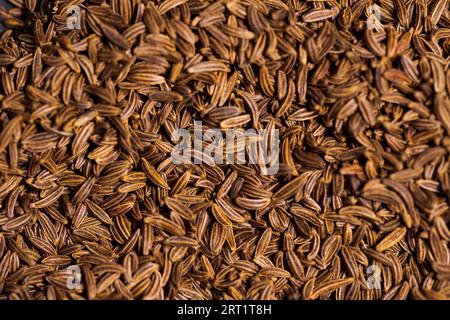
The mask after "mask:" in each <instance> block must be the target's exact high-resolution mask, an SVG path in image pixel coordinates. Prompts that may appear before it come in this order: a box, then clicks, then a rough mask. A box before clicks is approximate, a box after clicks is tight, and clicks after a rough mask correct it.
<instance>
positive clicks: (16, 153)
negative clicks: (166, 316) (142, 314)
mask: <svg viewBox="0 0 450 320" xmlns="http://www.w3.org/2000/svg"><path fill="white" fill-rule="evenodd" d="M2 3H3V1H2ZM10 4H11V6H10V7H9V8H8V9H5V8H4V7H3V6H1V7H0V20H1V22H2V24H3V25H4V27H5V29H6V30H7V31H5V32H3V33H2V35H1V36H0V299H247V300H250V299H339V300H342V299H448V298H450V284H449V281H450V254H449V240H450V231H449V222H450V213H449V198H450V176H449V151H450V136H449V131H450V102H449V95H450V69H449V64H450V58H449V53H450V11H449V2H448V1H447V0H394V1H390V0H389V1H388V0H381V1H368V0H358V1H356V0H334V1H323V0H322V1H299V0H289V1H284V0H283V1H282V0H242V1H239V0H223V1H207V0H190V1H187V0H163V1H145V0H70V1H63V0H60V1H48V0H11V1H10ZM373 4H377V5H379V6H380V8H381V9H380V12H381V25H380V26H379V27H380V28H379V30H370V29H368V27H367V19H368V18H369V17H370V14H369V13H370V10H369V6H370V5H373ZM71 5H77V6H79V7H80V9H81V29H80V30H68V29H67V18H68V16H67V9H68V8H69V7H70V6H71ZM195 119H197V120H202V122H203V129H204V130H207V129H209V128H221V129H227V128H243V129H248V128H254V129H267V130H270V129H278V130H280V149H281V150H280V170H279V172H278V173H277V174H276V175H272V176H264V175H261V174H260V168H259V167H258V166H256V165H248V164H243V165H242V164H241V165H236V164H235V165H217V166H210V165H205V164H203V165H175V164H173V163H172V161H171V159H170V152H171V150H172V149H173V147H174V146H175V144H176V143H177V141H175V140H173V139H171V133H172V132H173V131H174V130H176V129H179V128H182V129H192V127H193V123H194V120H195ZM244 143H245V141H242V140H241V141H239V143H238V144H240V145H243V144H244ZM192 156H193V157H199V155H198V154H196V153H194V154H193V155H192ZM77 270H79V272H80V274H77ZM78 276H79V277H78ZM78 278H79V279H80V282H79V283H77V281H76V280H75V279H78ZM368 280H369V281H368ZM376 284H379V285H376Z"/></svg>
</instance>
